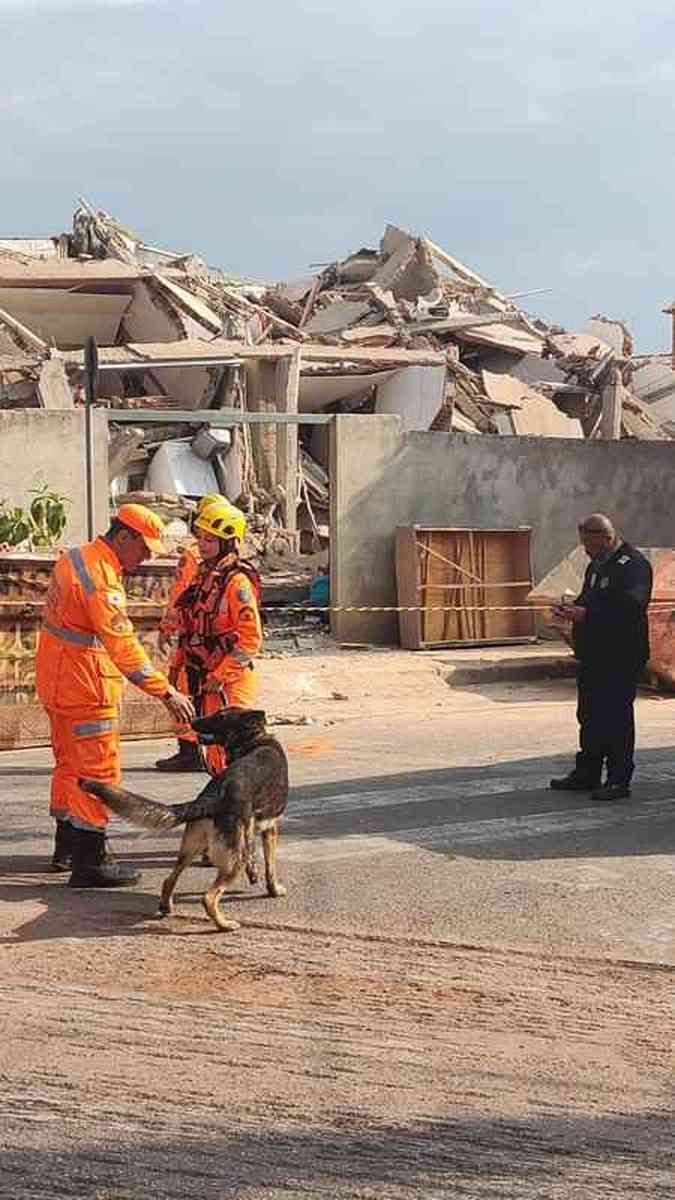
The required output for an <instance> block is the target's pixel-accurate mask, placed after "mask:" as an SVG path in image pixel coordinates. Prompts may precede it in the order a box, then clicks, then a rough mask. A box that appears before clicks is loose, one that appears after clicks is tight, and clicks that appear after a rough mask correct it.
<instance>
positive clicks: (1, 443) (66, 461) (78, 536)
mask: <svg viewBox="0 0 675 1200" xmlns="http://www.w3.org/2000/svg"><path fill="white" fill-rule="evenodd" d="M92 417H93V425H94V501H95V503H94V524H95V532H96V533H100V532H101V531H102V530H104V529H105V528H107V524H108V514H109V507H108V422H107V419H106V417H105V415H104V413H102V412H101V411H100V410H97V411H94V412H93V413H92ZM43 483H46V484H48V485H49V487H50V489H52V490H53V491H56V492H60V493H61V494H62V495H64V496H67V497H68V499H69V500H70V501H71V504H70V505H69V506H68V511H69V521H68V526H67V529H66V533H65V540H66V541H67V542H69V543H77V542H83V541H86V539H87V517H86V501H85V495H86V476H85V440H84V409H82V408H79V409H75V410H74V411H69V412H46V411H45V410H43V409H7V410H5V411H2V412H0V499H3V500H9V501H10V502H11V503H12V504H15V505H16V504H18V505H21V506H22V507H23V508H25V507H27V506H28V504H29V503H30V500H31V496H30V489H31V488H34V487H40V486H41V485H42V484H43Z"/></svg>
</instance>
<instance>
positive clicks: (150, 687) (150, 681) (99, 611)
mask: <svg viewBox="0 0 675 1200" xmlns="http://www.w3.org/2000/svg"><path fill="white" fill-rule="evenodd" d="M124 678H126V679H128V680H129V681H130V682H131V683H134V684H136V686H137V687H139V688H140V689H141V691H143V692H146V693H147V694H148V695H149V696H157V697H160V698H161V697H163V696H164V695H165V694H166V693H167V691H168V690H169V681H168V679H167V678H166V676H165V675H163V674H162V672H161V671H158V670H156V668H155V667H154V666H153V665H152V663H151V662H150V660H149V658H148V656H147V654H146V653H145V650H144V649H143V647H142V646H141V644H140V642H139V641H138V638H137V637H136V634H135V633H134V628H133V625H132V624H131V621H130V620H129V617H128V616H127V612H126V594H125V591H124V585H123V583H122V567H121V564H120V562H119V559H118V558H117V555H116V554H115V552H114V551H113V550H112V549H111V547H110V546H109V545H108V543H107V542H106V541H104V539H103V538H96V540H95V541H93V542H88V543H87V544H86V545H84V546H80V547H78V548H77V549H74V550H69V551H66V553H65V554H62V555H61V558H59V559H58V561H57V563H56V565H55V567H54V570H53V572H52V577H51V582H50V585H49V591H48V593H47V601H46V606H45V611H44V616H43V619H42V628H41V630H40V638H39V642H38V651H37V658H36V687H37V693H38V696H39V698H40V701H41V703H42V704H43V705H44V707H45V708H46V710H47V714H48V716H49V721H50V725H51V737H52V748H53V751H54V758H55V760H56V766H55V770H54V774H53V776H52V788H51V804H50V810H51V813H52V816H54V817H56V818H57V819H59V820H63V819H64V818H65V819H68V820H69V821H70V823H71V824H72V825H74V826H76V827H77V828H79V829H97V830H99V829H102V828H105V826H106V825H107V823H108V819H109V815H110V814H109V811H108V809H107V808H106V806H105V805H104V804H102V803H101V801H100V800H97V799H96V798H95V797H94V796H90V795H88V794H87V793H86V792H83V791H81V789H80V788H79V787H78V783H77V781H78V777H79V776H82V775H86V776H88V777H89V778H91V779H100V780H102V781H103V782H105V783H112V784H115V783H119V779H120V752H119V751H120V736H119V705H120V701H121V698H122V690H123V688H124Z"/></svg>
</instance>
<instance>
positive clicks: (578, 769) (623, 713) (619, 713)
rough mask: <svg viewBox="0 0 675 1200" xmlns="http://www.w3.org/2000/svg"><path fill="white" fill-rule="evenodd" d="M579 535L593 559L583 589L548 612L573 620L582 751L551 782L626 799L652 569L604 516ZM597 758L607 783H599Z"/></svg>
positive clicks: (587, 522) (594, 517)
mask: <svg viewBox="0 0 675 1200" xmlns="http://www.w3.org/2000/svg"><path fill="white" fill-rule="evenodd" d="M579 538H580V541H581V543H582V545H583V547H584V550H585V551H586V553H587V554H588V557H589V558H590V560H591V561H590V563H589V564H588V567H587V568H586V574H585V576H584V584H583V588H582V590H581V593H580V595H579V596H577V598H576V600H575V601H574V603H573V604H563V605H560V607H557V608H556V609H555V610H554V611H555V613H556V616H558V617H560V618H562V619H563V620H567V621H571V622H572V634H573V644H574V652H575V654H576V656H577V659H578V660H579V667H578V684H577V687H578V707H577V718H578V720H579V727H580V732H579V747H580V749H579V753H578V754H577V761H576V766H575V768H574V770H573V771H572V772H571V773H570V774H569V775H566V776H564V778H562V779H552V780H551V787H552V788H554V789H556V790H559V791H568V792H587V791H592V793H593V794H592V799H593V800H624V799H626V798H627V797H628V796H630V781H631V776H632V774H633V767H634V763H633V750H634V748H635V719H634V713H633V702H634V700H635V693H636V691H637V684H638V679H639V678H640V675H641V674H642V672H643V670H644V668H645V666H646V663H647V659H648V658H649V631H648V626H647V606H648V604H649V601H650V598H651V593H652V568H651V566H650V564H649V562H648V561H647V559H646V558H645V557H644V555H643V554H640V551H639V550H635V549H634V547H633V546H629V545H628V543H627V542H622V541H621V540H620V539H619V537H618V536H617V534H616V532H615V529H614V526H613V525H612V522H611V521H610V520H609V517H606V516H604V514H603V513H592V514H591V516H590V517H585V518H584V520H583V521H581V522H580V524H579ZM603 763H606V764H607V780H606V782H605V784H604V785H601V776H602V768H603Z"/></svg>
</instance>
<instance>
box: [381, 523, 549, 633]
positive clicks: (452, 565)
mask: <svg viewBox="0 0 675 1200" xmlns="http://www.w3.org/2000/svg"><path fill="white" fill-rule="evenodd" d="M530 535H531V530H530V529H529V528H526V527H522V528H520V529H463V528H450V527H442V526H433V525H411V526H400V527H399V528H398V529H397V530H396V582H397V591H398V604H399V605H401V606H402V607H406V606H410V607H415V606H420V611H418V612H401V613H399V628H400V637H401V645H402V646H403V647H405V649H407V650H424V649H431V648H432V647H435V648H438V647H442V646H467V645H473V646H480V645H500V644H503V643H509V642H528V641H533V640H534V638H535V616H534V613H533V612H531V611H529V610H528V611H516V612H500V611H486V609H487V608H490V607H492V608H494V609H500V608H506V607H508V606H524V605H525V604H526V597H527V595H528V593H529V592H530V590H531V588H532V566H531V558H530ZM443 607H445V608H453V609H456V611H449V612H435V611H433V610H434V609H435V608H443ZM476 610H479V611H476Z"/></svg>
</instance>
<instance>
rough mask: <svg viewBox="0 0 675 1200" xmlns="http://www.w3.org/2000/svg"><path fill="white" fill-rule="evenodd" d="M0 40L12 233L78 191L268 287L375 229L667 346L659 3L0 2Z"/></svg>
mask: <svg viewBox="0 0 675 1200" xmlns="http://www.w3.org/2000/svg"><path fill="white" fill-rule="evenodd" d="M0 46H2V69H3V79H2V87H1V89H0V179H1V181H2V193H1V203H0V212H1V214H2V219H1V221H0V232H2V233H4V234H6V235H8V234H24V235H27V234H31V233H35V234H40V233H52V232H58V231H60V230H62V229H67V228H69V227H70V220H71V215H72V211H73V208H74V205H75V202H76V199H77V197H78V195H85V196H86V197H87V198H88V199H90V200H91V201H92V202H93V203H95V204H98V205H100V206H101V207H103V208H105V209H107V210H108V211H110V212H113V213H114V214H115V215H116V216H118V217H119V218H120V219H121V220H124V221H126V222H127V223H128V224H130V225H132V226H133V227H134V228H136V229H137V230H138V231H140V232H141V233H142V235H143V236H144V237H145V238H146V239H147V240H148V241H149V242H151V243H152V244H157V245H167V246H169V247H171V248H172V249H176V250H181V251H182V250H194V251H195V252H197V253H199V254H201V255H202V256H203V257H205V258H207V259H208V260H209V262H211V263H212V264H213V265H215V266H220V267H223V268H224V269H225V270H229V271H232V272H233V273H236V274H243V275H246V276H249V277H258V278H260V277H262V278H268V279H270V278H271V279H274V278H289V277H294V276H298V275H302V274H304V273H306V268H307V265H308V264H309V263H312V262H326V261H330V260H333V259H335V258H336V257H341V256H343V255H345V254H347V253H349V252H350V251H351V250H353V249H356V248H358V247H359V246H362V245H371V246H372V245H376V244H377V241H378V240H379V238H380V236H381V234H382V230H383V227H384V224H385V223H386V222H387V221H392V222H394V223H397V224H400V225H403V226H405V227H407V228H410V229H411V230H413V231H416V232H421V233H425V234H427V235H428V236H430V237H431V238H433V239H434V240H435V241H436V242H439V243H440V244H441V245H443V246H444V247H445V248H446V249H447V250H448V251H450V253H452V254H454V255H456V256H457V257H459V258H461V259H463V261H464V262H466V263H468V264H469V265H471V266H472V267H473V268H474V269H475V270H477V271H479V272H480V273H481V274H483V275H485V276H487V278H488V279H490V280H491V281H492V282H493V283H495V284H496V285H497V286H498V287H500V288H501V289H502V290H504V291H507V292H521V291H527V290H530V289H535V288H550V289H551V291H550V294H547V295H543V296H538V297H533V298H531V299H529V300H525V301H523V304H525V305H526V306H528V307H529V309H530V311H533V312H539V313H541V315H542V316H544V317H546V318H548V319H549V320H555V321H559V322H561V323H562V324H564V325H566V326H567V327H569V328H575V327H576V328H579V327H580V326H581V325H582V324H583V323H584V321H585V320H586V318H587V317H589V316H590V315H592V314H594V313H596V312H602V313H604V314H606V315H612V316H617V317H622V318H623V319H625V320H626V321H627V322H628V324H629V326H630V327H631V328H632V329H633V331H634V333H635V335H636V338H637V344H638V349H639V350H641V351H647V350H659V349H665V348H666V347H667V346H668V344H669V321H670V319H669V318H667V317H665V316H663V315H662V314H661V311H660V310H661V308H662V307H663V305H664V303H666V302H670V301H671V300H672V299H673V297H674V296H675V271H674V270H673V259H674V257H675V256H674V254H673V248H672V246H673V194H672V193H673V184H672V178H673V170H674V168H673V165H672V162H671V158H672V147H673V133H674V129H675V118H674V111H673V95H674V93H675V7H674V6H673V4H672V0H651V2H650V3H648V2H643V3H641V4H637V5H636V4H634V3H631V0H627V3H626V0H624V3H623V4H618V3H617V0H611V3H610V0H595V2H594V3H589V0H565V2H564V3H563V2H561V0H537V3H534V4H527V3H524V2H523V0H500V2H496V0H330V2H329V0H249V2H248V3H242V2H241V0H239V2H238V3H232V2H231V0H230V3H227V2H223V0H0Z"/></svg>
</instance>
